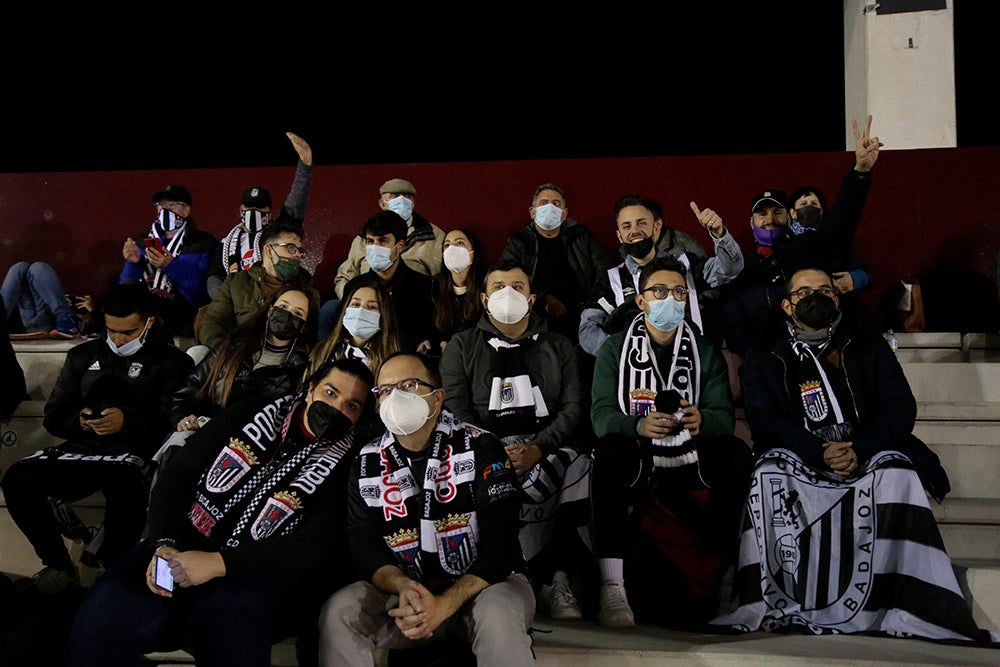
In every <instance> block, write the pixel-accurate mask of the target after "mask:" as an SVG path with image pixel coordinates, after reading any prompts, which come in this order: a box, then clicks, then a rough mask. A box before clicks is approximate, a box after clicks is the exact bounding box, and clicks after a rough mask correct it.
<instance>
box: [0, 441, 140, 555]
mask: <svg viewBox="0 0 1000 667" xmlns="http://www.w3.org/2000/svg"><path fill="white" fill-rule="evenodd" d="M148 470H149V466H148V465H147V463H146V462H145V461H144V460H142V459H140V458H139V457H137V456H134V455H131V454H98V453H95V451H94V450H93V449H91V448H89V447H87V446H84V445H81V444H78V443H73V442H64V443H63V444H61V445H57V446H56V447H48V448H46V449H41V450H38V451H37V452H34V453H32V454H30V455H28V456H26V457H25V458H23V459H21V460H19V461H17V462H15V463H14V464H13V465H12V466H11V467H10V468H9V469H8V470H7V473H6V475H4V477H3V480H2V481H0V487H2V488H3V493H4V498H5V499H6V501H7V509H8V511H9V512H10V516H11V518H12V519H13V520H14V523H16V524H17V527H18V528H20V529H21V532H22V533H24V536H25V537H26V538H28V541H29V542H30V543H31V546H32V547H34V549H35V553H36V554H38V557H39V558H40V559H41V560H42V563H43V564H44V565H46V566H47V567H53V568H56V569H60V570H65V571H67V572H71V571H73V560H72V558H71V557H70V555H69V552H68V551H67V550H66V545H65V543H64V542H63V539H62V524H61V523H60V522H59V521H58V520H57V519H56V516H55V513H54V512H53V508H52V503H51V502H50V501H49V498H57V499H59V500H61V501H63V502H65V503H69V502H74V501H77V500H80V499H82V498H86V497H87V496H89V495H91V494H92V493H95V492H97V491H101V492H102V493H103V494H104V499H105V502H106V505H105V511H104V541H103V543H102V545H101V549H100V551H99V552H98V558H100V559H101V560H102V561H103V563H104V565H105V567H107V566H109V565H110V564H111V563H113V562H114V561H115V560H117V559H118V558H120V557H121V556H122V554H124V553H125V552H126V551H128V550H129V549H130V548H132V546H134V545H135V544H136V543H137V542H138V541H139V537H140V535H141V533H142V528H143V525H144V523H145V520H146V506H147V503H148V500H149V474H148Z"/></svg>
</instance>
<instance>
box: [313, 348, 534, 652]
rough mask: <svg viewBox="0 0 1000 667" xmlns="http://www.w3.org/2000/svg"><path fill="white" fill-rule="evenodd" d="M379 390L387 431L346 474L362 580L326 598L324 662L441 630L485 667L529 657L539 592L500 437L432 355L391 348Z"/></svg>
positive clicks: (402, 644)
mask: <svg viewBox="0 0 1000 667" xmlns="http://www.w3.org/2000/svg"><path fill="white" fill-rule="evenodd" d="M375 392H376V396H377V397H378V402H379V414H380V415H381V417H382V421H383V422H385V425H386V426H387V427H388V432H387V433H385V435H383V436H382V437H380V438H378V439H376V440H373V441H372V442H370V443H369V444H367V445H365V446H364V447H363V448H362V450H361V453H360V455H359V456H358V457H357V458H356V459H355V463H354V466H353V468H352V471H351V478H350V480H349V482H348V492H349V496H348V500H347V503H348V532H349V535H350V548H351V555H352V557H353V560H354V563H355V567H356V569H357V572H358V573H359V574H360V576H361V581H358V582H356V583H354V584H351V585H350V586H347V587H346V588H343V589H341V590H340V591H338V592H336V593H334V595H333V596H332V597H331V598H330V599H329V600H328V601H327V603H326V604H325V605H324V607H323V611H322V614H321V616H320V662H321V664H324V665H345V666H346V665H371V664H373V656H372V651H373V650H375V649H377V648H395V649H405V648H409V647H415V646H419V645H421V644H424V643H426V641H427V640H442V639H445V638H448V639H459V641H468V642H469V643H471V645H472V651H473V652H474V653H475V655H476V659H477V660H478V663H479V664H480V665H511V666H512V667H514V666H516V667H520V666H522V665H530V664H533V663H534V661H535V660H534V656H533V655H532V652H531V636H530V635H529V634H528V628H529V626H530V624H531V621H532V618H533V617H534V613H535V597H534V595H533V594H532V592H531V583H530V582H529V580H528V577H527V576H526V575H525V573H524V558H523V556H522V555H521V547H520V544H519V543H518V540H517V513H518V508H519V507H520V503H519V501H518V497H517V489H516V487H515V484H516V481H515V479H514V471H513V470H512V469H511V466H510V461H509V459H508V458H507V454H506V452H504V449H503V445H502V444H501V443H500V441H499V440H498V439H497V438H496V436H494V435H492V434H491V433H488V432H486V431H483V430H481V429H479V428H477V427H475V426H471V425H469V424H465V423H463V422H462V421H460V420H458V419H456V418H455V417H454V415H452V414H451V413H449V412H448V411H447V410H445V409H444V400H445V392H444V390H443V389H441V378H440V377H439V375H438V373H437V369H436V367H435V363H434V361H433V360H432V359H431V358H429V357H424V356H420V355H416V354H412V353H408V352H401V353H398V354H396V355H393V356H390V357H389V358H388V359H387V360H386V361H385V362H384V363H383V364H382V367H381V368H380V369H379V372H378V384H377V386H376V388H375Z"/></svg>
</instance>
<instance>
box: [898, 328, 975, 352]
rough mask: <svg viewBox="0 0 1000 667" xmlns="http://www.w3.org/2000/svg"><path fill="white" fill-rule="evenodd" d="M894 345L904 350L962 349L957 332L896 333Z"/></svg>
mask: <svg viewBox="0 0 1000 667" xmlns="http://www.w3.org/2000/svg"><path fill="white" fill-rule="evenodd" d="M896 343H897V344H898V346H899V349H905V348H915V347H922V348H949V347H950V348H954V349H956V350H960V349H961V348H962V334H960V333H958V332H957V331H920V332H914V333H909V332H906V331H897V332H896Z"/></svg>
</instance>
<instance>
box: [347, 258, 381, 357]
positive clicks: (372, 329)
mask: <svg viewBox="0 0 1000 667" xmlns="http://www.w3.org/2000/svg"><path fill="white" fill-rule="evenodd" d="M369 247H371V246H369ZM380 319H382V315H381V313H379V312H378V311H377V310H367V309H365V308H348V309H346V310H345V311H344V320H343V322H344V328H345V329H347V331H348V332H349V333H350V334H351V335H352V336H354V337H355V338H359V339H361V340H367V339H369V338H371V337H372V336H374V335H375V334H377V333H378V330H379V325H378V323H379V320H380Z"/></svg>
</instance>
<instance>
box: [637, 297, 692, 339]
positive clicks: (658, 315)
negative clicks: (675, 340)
mask: <svg viewBox="0 0 1000 667" xmlns="http://www.w3.org/2000/svg"><path fill="white" fill-rule="evenodd" d="M647 303H648V304H649V313H648V314H647V315H646V321H647V322H649V323H650V324H651V325H652V326H654V327H656V328H657V329H659V330H660V331H672V330H674V329H676V328H677V326H678V325H679V324H680V323H681V320H683V319H684V308H685V305H686V302H684V301H678V300H677V299H675V298H674V296H673V295H672V294H671V295H670V296H668V297H667V298H666V299H656V300H655V301H647Z"/></svg>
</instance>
